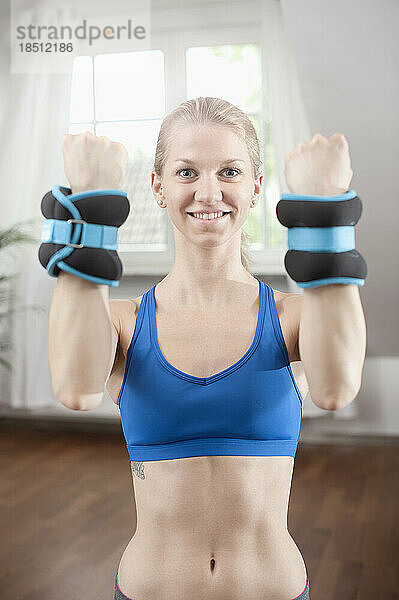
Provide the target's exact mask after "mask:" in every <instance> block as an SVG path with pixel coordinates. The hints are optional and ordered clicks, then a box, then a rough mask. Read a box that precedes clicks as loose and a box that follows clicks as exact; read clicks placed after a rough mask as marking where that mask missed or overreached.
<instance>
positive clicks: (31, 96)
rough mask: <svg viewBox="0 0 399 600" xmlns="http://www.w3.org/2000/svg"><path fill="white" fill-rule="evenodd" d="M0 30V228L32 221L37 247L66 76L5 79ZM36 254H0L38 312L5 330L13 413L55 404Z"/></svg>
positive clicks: (37, 12)
mask: <svg viewBox="0 0 399 600" xmlns="http://www.w3.org/2000/svg"><path fill="white" fill-rule="evenodd" d="M25 10H26V9H25ZM28 10H29V11H30V16H29V18H30V22H32V23H40V22H46V21H47V20H48V19H50V21H51V18H52V15H51V13H50V12H49V11H51V10H52V9H51V7H49V6H46V5H45V4H41V3H37V4H36V5H34V6H33V7H32V8H31V9H28ZM60 10H61V9H58V10H57V15H54V19H53V21H54V22H56V18H57V19H60V18H61V19H62V18H64V17H65V22H67V21H68V19H69V11H68V9H67V8H65V9H62V10H61V12H60ZM43 11H45V14H44V13H43ZM25 14H26V13H25ZM55 17H56V18H55ZM0 28H1V35H0V47H1V53H0V55H1V57H2V58H1V72H0V78H1V79H0V87H1V90H2V93H1V104H0V119H1V121H0V136H1V140H2V144H1V145H0V188H1V203H0V227H1V229H5V228H7V227H10V226H12V225H14V224H17V223H20V222H21V221H25V220H28V219H33V220H34V224H33V225H32V226H29V228H28V230H29V233H31V234H32V233H33V234H34V235H36V237H37V238H38V239H39V240H40V235H41V224H42V220H43V217H42V214H41V211H40V201H41V198H42V196H43V195H44V193H45V192H46V191H48V190H49V189H50V188H51V186H52V185H53V184H54V182H57V183H60V184H61V185H67V181H66V178H65V175H64V170H63V162H62V152H61V147H60V142H61V138H62V136H63V134H65V133H67V132H68V116H69V104H70V80H71V76H70V75H69V74H66V75H63V74H41V73H40V74H19V73H18V74H11V73H10V63H9V47H10V46H9V40H10V31H9V30H10V25H9V21H8V19H4V20H3V21H2V22H1V23H0ZM39 243H40V242H39ZM37 251H38V244H37V245H36V244H29V245H24V246H21V247H20V248H18V249H17V248H13V249H12V250H11V249H10V252H7V253H4V251H3V252H2V259H3V260H2V267H1V271H2V272H4V271H6V272H7V273H9V274H10V273H12V274H15V275H16V281H15V287H14V293H15V294H16V295H17V298H16V304H17V305H19V306H20V305H26V304H28V305H39V306H42V307H43V310H40V311H39V310H29V309H27V310H25V311H19V312H18V313H17V314H15V315H14V316H13V318H12V319H11V320H10V322H9V323H8V326H9V328H10V332H9V333H10V339H11V342H12V346H13V347H12V352H10V353H9V356H7V357H5V358H6V359H7V360H8V361H9V362H10V363H11V364H12V367H13V370H12V372H9V371H6V370H5V369H2V372H1V373H0V376H1V379H2V386H1V389H2V393H1V397H0V402H1V404H2V405H5V406H12V407H15V408H35V407H43V406H47V405H51V404H53V403H55V402H56V398H55V397H54V396H53V393H52V390H51V384H50V373H49V367H48V355H47V323H48V311H49V306H50V302H51V297H52V293H53V289H54V285H55V279H53V278H52V277H49V276H48V275H47V274H46V273H45V271H44V269H43V267H41V265H40V263H39V261H38V258H37Z"/></svg>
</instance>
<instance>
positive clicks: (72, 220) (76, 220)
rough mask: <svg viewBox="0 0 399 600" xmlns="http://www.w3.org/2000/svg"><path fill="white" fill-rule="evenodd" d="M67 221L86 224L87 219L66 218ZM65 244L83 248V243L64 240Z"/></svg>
mask: <svg viewBox="0 0 399 600" xmlns="http://www.w3.org/2000/svg"><path fill="white" fill-rule="evenodd" d="M68 223H80V224H81V225H86V223H87V221H83V220H82V219H68ZM65 245H66V246H71V247H72V248H83V244H72V243H71V242H66V244H65Z"/></svg>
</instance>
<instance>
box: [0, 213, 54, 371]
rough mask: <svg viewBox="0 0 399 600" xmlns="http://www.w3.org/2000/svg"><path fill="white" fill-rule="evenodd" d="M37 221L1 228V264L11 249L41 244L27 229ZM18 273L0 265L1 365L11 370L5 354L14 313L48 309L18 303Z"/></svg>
mask: <svg viewBox="0 0 399 600" xmlns="http://www.w3.org/2000/svg"><path fill="white" fill-rule="evenodd" d="M35 222H36V220H35V219H30V220H25V221H21V222H19V223H16V224H14V225H12V226H10V227H9V228H7V229H0V265H4V264H5V261H4V260H3V259H4V257H5V255H6V254H7V252H8V251H9V250H10V251H11V252H12V251H13V249H14V248H18V247H19V246H21V245H22V244H40V239H39V238H38V237H37V236H36V235H33V234H32V233H30V232H29V230H28V231H27V230H26V229H25V228H26V227H28V228H29V225H30V224H34V223H35ZM16 275H17V274H16V273H15V274H9V273H6V272H5V269H4V267H3V266H1V267H0V365H2V366H3V367H5V368H6V369H8V370H10V371H11V369H12V364H11V363H10V362H9V361H8V360H6V358H5V354H6V353H7V352H8V351H9V350H11V349H12V342H11V339H10V331H11V327H10V325H11V321H12V318H13V316H14V314H16V313H17V312H21V311H24V310H26V309H28V308H29V309H33V310H39V311H45V310H46V307H45V306H43V305H40V304H39V305H37V304H36V305H35V304H31V305H21V304H18V297H17V296H16V294H15V291H14V289H13V285H12V284H13V281H14V279H15V277H16Z"/></svg>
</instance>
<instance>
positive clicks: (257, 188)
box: [254, 175, 263, 196]
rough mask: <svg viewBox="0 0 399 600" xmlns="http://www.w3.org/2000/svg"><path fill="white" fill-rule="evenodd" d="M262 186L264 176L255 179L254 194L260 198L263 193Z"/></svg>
mask: <svg viewBox="0 0 399 600" xmlns="http://www.w3.org/2000/svg"><path fill="white" fill-rule="evenodd" d="M262 184H263V175H259V177H258V178H257V179H255V183H254V194H257V195H258V196H260V194H261V191H262Z"/></svg>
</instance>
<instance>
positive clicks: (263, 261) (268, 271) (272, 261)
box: [119, 248, 287, 275]
mask: <svg viewBox="0 0 399 600" xmlns="http://www.w3.org/2000/svg"><path fill="white" fill-rule="evenodd" d="M286 251H287V250H286V248H277V249H269V250H267V251H264V252H260V251H252V253H251V263H250V265H249V270H250V271H251V272H252V273H256V274H258V275H287V271H286V270H285V267H284V256H285V253H286ZM119 256H120V258H121V261H122V264H123V275H166V274H167V273H169V271H170V270H171V269H172V267H173V263H174V257H172V256H168V255H166V253H165V252H134V251H130V252H127V251H119Z"/></svg>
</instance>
